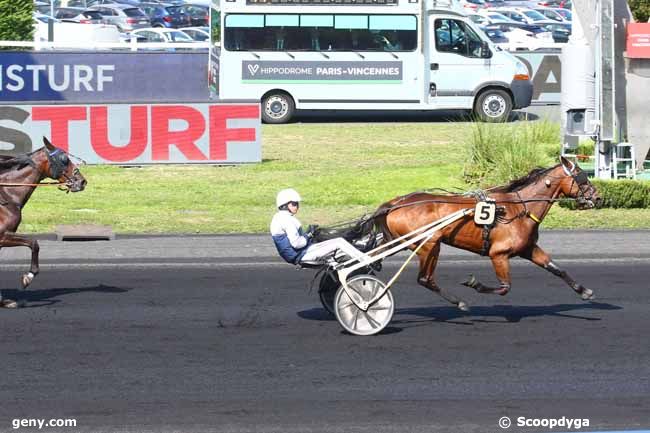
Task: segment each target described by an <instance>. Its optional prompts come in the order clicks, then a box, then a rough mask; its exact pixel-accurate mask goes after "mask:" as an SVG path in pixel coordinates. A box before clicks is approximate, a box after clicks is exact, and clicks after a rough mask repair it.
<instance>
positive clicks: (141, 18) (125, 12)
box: [91, 3, 151, 33]
mask: <svg viewBox="0 0 650 433" xmlns="http://www.w3.org/2000/svg"><path fill="white" fill-rule="evenodd" d="M91 9H92V10H96V11H97V12H99V13H100V14H101V15H102V16H103V17H104V22H105V23H106V24H113V25H114V26H115V27H117V29H118V30H119V31H120V32H121V33H123V32H130V31H133V30H135V29H141V28H146V27H151V22H150V21H149V18H148V17H147V15H145V13H144V12H142V10H140V9H139V8H137V7H133V6H130V5H126V4H118V3H116V4H105V5H102V6H93V7H91Z"/></svg>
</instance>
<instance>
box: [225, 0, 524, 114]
mask: <svg viewBox="0 0 650 433" xmlns="http://www.w3.org/2000/svg"><path fill="white" fill-rule="evenodd" d="M422 1H425V2H426V3H425V4H422V3H421V2H422ZM221 29H222V48H221V52H220V61H219V97H220V98H222V99H259V100H260V101H261V103H262V118H263V120H264V121H265V122H267V123H284V122H287V121H289V120H290V119H291V118H292V116H293V115H294V113H295V111H296V110H312V109H318V110H323V109H325V110H439V109H446V110H447V109H461V110H472V111H473V112H474V113H475V114H476V115H477V116H478V117H480V118H481V119H483V120H486V121H502V120H505V119H507V118H508V116H509V114H510V112H511V110H512V109H513V108H523V107H527V106H528V105H529V104H530V101H531V97H532V93H533V87H532V84H531V81H530V77H529V76H528V70H527V68H526V67H525V65H524V64H523V63H521V62H520V61H519V60H517V59H516V58H515V57H514V56H513V55H511V54H510V53H508V52H505V51H502V50H500V49H499V48H497V47H495V46H494V45H493V44H492V43H491V42H490V41H489V39H488V38H487V36H485V35H484V34H483V32H481V31H480V30H479V29H478V28H477V27H475V25H474V24H473V23H472V22H471V20H469V19H468V18H467V17H466V16H465V15H464V14H463V12H462V10H461V9H460V8H459V7H458V5H457V4H455V3H452V2H451V1H449V0H446V1H437V0H234V1H228V2H222V3H221Z"/></svg>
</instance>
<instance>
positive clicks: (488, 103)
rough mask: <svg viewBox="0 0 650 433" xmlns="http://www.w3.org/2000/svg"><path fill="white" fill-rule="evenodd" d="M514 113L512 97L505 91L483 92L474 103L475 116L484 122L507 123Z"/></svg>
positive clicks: (491, 90)
mask: <svg viewBox="0 0 650 433" xmlns="http://www.w3.org/2000/svg"><path fill="white" fill-rule="evenodd" d="M511 112H512V97H511V96H510V94H509V93H508V92H506V91H505V90H503V89H487V90H484V91H482V92H481V93H480V94H479V95H478V97H477V98H476V102H474V114H475V115H476V117H478V118H479V119H481V120H482V121H483V122H493V123H498V122H506V121H507V120H508V118H509V117H510V113H511Z"/></svg>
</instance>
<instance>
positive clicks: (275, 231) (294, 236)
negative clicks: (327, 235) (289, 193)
mask: <svg viewBox="0 0 650 433" xmlns="http://www.w3.org/2000/svg"><path fill="white" fill-rule="evenodd" d="M271 236H272V237H273V243H275V247H276V248H277V249H278V253H280V256H282V258H283V259H284V260H286V261H287V262H289V263H293V264H296V263H298V262H299V261H300V259H301V258H302V256H304V255H305V253H306V252H307V247H308V246H309V240H308V239H307V238H306V237H305V236H304V235H303V232H302V227H301V226H300V221H298V218H296V217H295V216H293V214H292V213H291V212H289V211H288V210H281V211H278V212H277V213H276V214H275V215H274V216H273V219H272V220H271Z"/></svg>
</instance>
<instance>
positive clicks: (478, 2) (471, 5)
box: [458, 0, 487, 11]
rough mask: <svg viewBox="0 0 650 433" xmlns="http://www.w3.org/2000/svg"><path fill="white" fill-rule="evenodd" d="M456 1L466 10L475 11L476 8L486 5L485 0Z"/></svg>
mask: <svg viewBox="0 0 650 433" xmlns="http://www.w3.org/2000/svg"><path fill="white" fill-rule="evenodd" d="M458 3H459V4H460V5H461V6H462V7H463V8H464V9H465V10H466V11H476V10H478V9H482V8H485V7H487V5H486V3H485V0H459V1H458Z"/></svg>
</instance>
